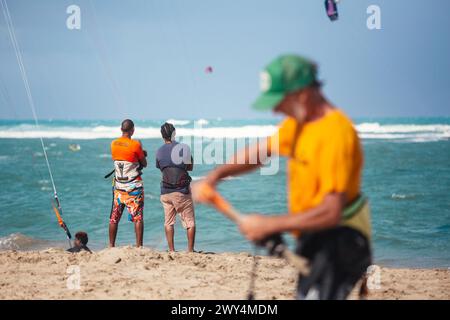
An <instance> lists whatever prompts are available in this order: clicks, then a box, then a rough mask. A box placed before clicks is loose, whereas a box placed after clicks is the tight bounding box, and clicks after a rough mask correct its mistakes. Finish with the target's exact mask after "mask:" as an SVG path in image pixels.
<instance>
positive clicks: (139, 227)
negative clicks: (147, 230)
mask: <svg viewBox="0 0 450 320" xmlns="http://www.w3.org/2000/svg"><path fill="white" fill-rule="evenodd" d="M134 231H135V232H136V247H138V248H139V247H142V245H143V240H142V239H143V237H144V221H136V222H135V223H134Z"/></svg>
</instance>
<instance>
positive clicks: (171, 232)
mask: <svg viewBox="0 0 450 320" xmlns="http://www.w3.org/2000/svg"><path fill="white" fill-rule="evenodd" d="M164 230H165V231H166V239H167V244H168V245H169V251H175V246H174V245H173V235H174V233H175V232H174V228H173V225H171V226H164Z"/></svg>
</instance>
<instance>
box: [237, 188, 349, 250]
mask: <svg viewBox="0 0 450 320" xmlns="http://www.w3.org/2000/svg"><path fill="white" fill-rule="evenodd" d="M345 199H346V197H345V193H329V194H327V195H326V196H325V197H324V200H323V201H322V203H321V204H319V205H318V206H316V207H314V208H312V209H310V210H308V211H306V212H303V213H301V214H296V215H291V214H284V215H281V216H263V215H259V214H254V215H249V216H245V217H244V218H243V219H242V221H241V223H240V224H239V228H240V229H241V232H242V233H243V234H244V235H245V236H246V237H247V238H248V239H249V240H252V241H255V240H261V239H263V238H266V237H268V236H269V235H271V234H276V233H281V232H287V231H315V230H322V229H328V228H332V227H334V226H337V225H338V224H339V223H340V221H341V217H342V211H343V208H344V206H345Z"/></svg>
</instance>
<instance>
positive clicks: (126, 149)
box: [109, 119, 147, 247]
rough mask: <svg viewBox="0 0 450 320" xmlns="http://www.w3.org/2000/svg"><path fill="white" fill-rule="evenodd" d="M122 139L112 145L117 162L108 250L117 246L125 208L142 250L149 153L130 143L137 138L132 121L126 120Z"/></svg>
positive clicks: (112, 151)
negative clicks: (118, 231) (146, 168)
mask: <svg viewBox="0 0 450 320" xmlns="http://www.w3.org/2000/svg"><path fill="white" fill-rule="evenodd" d="M121 130H122V137H120V138H118V139H116V140H114V141H113V142H112V143H111V154H112V159H113V161H114V180H113V181H114V187H113V203H112V208H111V214H110V219H109V246H110V247H114V246H115V244H116V236H117V229H118V224H119V221H120V218H121V217H122V213H123V210H124V209H125V207H126V208H127V209H128V213H129V214H128V221H130V222H133V223H134V228H135V232H136V246H137V247H141V246H142V242H143V240H142V238H143V235H144V219H143V215H144V182H143V181H142V177H141V175H142V169H143V168H145V167H147V159H146V157H147V152H146V151H145V150H143V149H142V144H141V142H140V141H138V140H133V139H131V137H132V135H133V134H134V123H133V121H131V120H129V119H126V120H124V121H123V122H122V126H121Z"/></svg>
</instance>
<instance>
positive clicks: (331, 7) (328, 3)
mask: <svg viewBox="0 0 450 320" xmlns="http://www.w3.org/2000/svg"><path fill="white" fill-rule="evenodd" d="M338 2H339V0H325V11H326V12H327V16H328V18H330V20H331V21H336V20H337V19H338V18H339V14H338V10H337V3H338Z"/></svg>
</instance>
